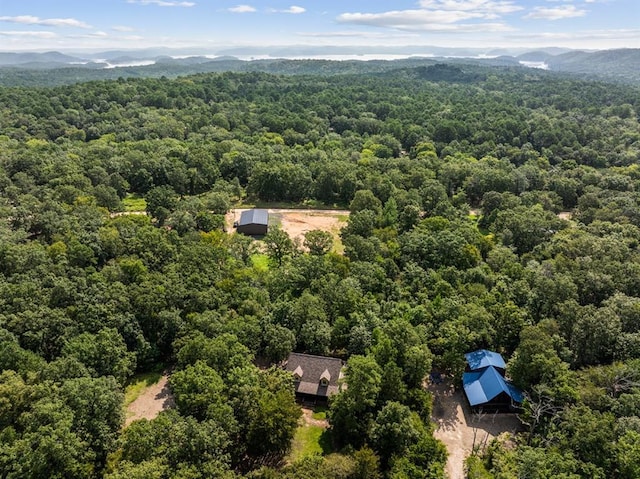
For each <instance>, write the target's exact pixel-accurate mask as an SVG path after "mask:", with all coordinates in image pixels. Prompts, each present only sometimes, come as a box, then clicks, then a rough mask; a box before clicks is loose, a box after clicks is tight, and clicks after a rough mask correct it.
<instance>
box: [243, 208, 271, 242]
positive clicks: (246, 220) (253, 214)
mask: <svg viewBox="0 0 640 479" xmlns="http://www.w3.org/2000/svg"><path fill="white" fill-rule="evenodd" d="M235 226H236V231H237V232H238V233H242V234H245V235H247V236H264V235H266V234H267V230H268V228H269V213H268V212H267V210H258V209H255V210H247V211H243V212H242V213H241V214H240V220H239V221H238V222H237V224H236V225H235Z"/></svg>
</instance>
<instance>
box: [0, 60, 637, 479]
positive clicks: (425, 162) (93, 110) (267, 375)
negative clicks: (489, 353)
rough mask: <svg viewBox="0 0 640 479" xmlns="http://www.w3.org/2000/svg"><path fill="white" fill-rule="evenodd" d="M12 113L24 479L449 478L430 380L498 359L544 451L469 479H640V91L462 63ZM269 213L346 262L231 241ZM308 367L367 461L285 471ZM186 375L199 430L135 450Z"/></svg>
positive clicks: (0, 464)
mask: <svg viewBox="0 0 640 479" xmlns="http://www.w3.org/2000/svg"><path fill="white" fill-rule="evenodd" d="M0 105H1V106H0V191H1V196H0V304H1V305H2V308H0V343H1V344H0V370H1V371H2V373H1V375H0V476H1V477H3V478H4V477H7V478H18V477H20V478H23V477H65V478H76V477H78V478H92V477H109V478H120V477H122V478H124V477H127V478H136V477H158V478H170V477H171V478H173V477H176V478H178V477H179V478H186V477H189V478H198V477H203V478H204V477H221V478H232V477H242V476H245V477H250V478H293V477H296V478H298V477H310V478H312V477H313V478H315V477H318V478H320V477H323V478H331V477H335V478H338V477H340V478H342V477H344V478H347V477H348V478H359V477H374V478H375V477H381V475H384V476H385V477H389V478H405V477H410V478H423V477H424V478H441V477H443V475H444V462H445V460H446V459H445V458H446V452H445V451H444V447H443V445H442V444H441V443H439V442H438V441H436V440H435V439H434V438H433V434H432V432H433V426H432V424H431V422H430V411H431V397H430V394H429V393H428V392H427V391H426V390H425V389H424V387H423V383H424V380H425V378H426V377H427V376H428V374H429V372H430V371H431V370H432V369H434V368H435V369H437V370H439V371H443V372H445V373H447V374H449V375H451V376H453V377H454V378H457V379H459V377H460V375H461V373H462V371H463V369H464V356H463V354H464V353H466V352H468V351H471V350H474V349H477V348H488V349H492V350H495V351H498V352H500V353H502V354H503V355H504V357H505V358H507V359H509V361H508V365H507V374H508V375H509V376H510V377H511V378H512V380H513V381H514V382H515V384H516V385H518V386H519V387H521V388H522V389H523V390H524V391H525V393H526V396H527V400H526V401H525V404H524V409H523V412H522V417H523V421H524V422H525V424H526V426H527V427H526V429H527V430H526V432H525V433H523V434H522V435H521V436H519V437H518V438H517V439H516V441H515V442H514V443H512V444H510V445H505V444H503V443H499V442H498V443H495V444H494V445H493V446H491V448H490V449H489V450H488V451H486V454H484V455H479V456H474V457H472V458H471V459H470V461H469V474H470V477H501V478H502V477H504V478H511V477H513V478H516V477H539V478H547V477H548V478H551V477H602V478H604V477H614V476H615V477H621V478H634V477H638V474H639V473H640V472H639V471H640V449H639V447H638V444H640V441H639V439H640V420H639V419H638V416H639V415H640V296H639V295H640V254H639V245H640V214H639V212H640V205H639V204H638V203H639V201H640V188H639V186H638V185H639V184H640V183H639V181H638V180H639V179H640V166H639V162H640V125H639V112H640V91H639V90H638V89H637V88H635V87H629V86H621V85H612V84H606V83H598V82H587V81H580V80H575V79H571V78H566V77H557V76H554V75H549V74H543V73H538V72H534V71H524V70H500V69H489V68H484V69H481V70H480V71H479V70H478V69H477V68H476V67H474V68H472V69H466V68H465V67H464V66H462V67H461V66H459V65H455V66H442V67H438V68H434V69H431V70H429V69H424V68H416V69H413V68H408V69H403V70H398V71H393V72H384V73H378V74H366V75H365V74H363V75H335V76H331V75H328V76H327V75H325V76H313V75H292V76H279V75H271V74H266V73H219V74H201V75H195V76H189V77H183V78H177V79H173V80H170V79H167V78H158V79H123V78H120V79H118V80H112V81H92V82H87V83H79V84H76V85H71V86H62V87H55V88H35V87H34V88H28V87H11V88H8V87H3V88H0ZM269 202H279V203H280V204H286V205H288V206H291V205H294V206H302V205H304V206H309V205H315V206H327V207H341V208H348V209H349V210H350V212H351V214H350V215H349V219H348V221H347V224H346V226H345V227H344V228H343V229H342V231H341V233H340V238H339V239H340V242H341V244H342V246H343V248H344V252H343V254H341V253H338V252H337V250H336V249H335V248H334V245H333V241H332V238H331V237H329V238H327V236H326V235H323V234H322V232H321V231H317V232H313V233H312V234H308V235H307V237H306V239H305V242H304V244H300V243H299V242H294V241H292V240H291V238H289V236H288V235H287V233H286V232H284V231H282V230H280V229H278V228H274V229H272V230H271V232H270V233H269V234H268V235H267V237H265V238H264V241H263V242H262V243H258V242H255V241H253V240H251V239H250V238H247V237H244V236H241V235H236V234H228V233H227V232H226V231H224V225H225V220H224V216H223V215H224V214H225V213H226V212H227V211H228V210H229V209H230V208H231V207H232V206H236V205H242V204H255V203H260V204H269ZM132 213H138V214H132ZM139 213H146V214H139ZM261 245H262V246H261ZM265 256H266V257H267V262H266V266H265V265H262V266H261V265H260V264H259V262H258V261H257V259H256V258H257V257H260V258H264V257H265ZM291 351H297V352H308V353H312V354H326V355H331V356H336V357H340V358H343V359H344V360H345V361H346V364H347V368H346V382H347V384H348V386H349V387H348V388H347V389H346V390H345V391H343V392H341V393H339V394H338V395H336V396H335V397H334V398H333V399H332V400H331V402H330V407H329V412H328V418H329V423H330V425H331V427H330V432H331V437H332V442H333V447H334V448H335V450H336V451H339V452H340V454H331V455H327V456H312V457H307V458H304V459H302V460H300V461H297V462H293V463H291V464H288V465H286V466H283V460H284V458H285V456H286V454H287V452H288V450H289V448H290V444H291V439H292V437H293V434H294V432H295V429H296V425H297V421H298V418H299V415H300V410H299V408H298V406H297V405H296V403H295V398H294V393H293V378H292V377H291V376H290V375H288V374H287V373H285V372H284V371H282V370H281V369H280V368H279V367H278V364H279V363H280V362H281V361H282V360H283V359H284V358H286V357H287V356H288V354H289V353H290V352H291ZM159 364H160V365H171V366H173V367H174V373H173V375H172V377H171V387H172V389H173V391H174V394H175V398H176V407H175V409H172V410H170V411H166V412H163V413H161V414H160V415H159V416H158V418H156V419H154V420H151V421H147V420H142V421H137V422H134V423H133V424H132V425H130V426H129V427H127V428H125V429H123V427H122V426H123V419H124V418H123V414H124V413H123V394H122V391H123V387H124V386H125V385H126V384H127V381H128V380H129V379H130V378H131V377H132V376H133V375H134V374H136V373H140V372H144V371H149V370H152V369H153V368H157V367H158V365H159ZM258 364H260V365H261V366H262V367H258ZM265 365H267V366H265ZM269 365H270V366H271V367H268V366H269Z"/></svg>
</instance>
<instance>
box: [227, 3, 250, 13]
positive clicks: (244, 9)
mask: <svg viewBox="0 0 640 479" xmlns="http://www.w3.org/2000/svg"><path fill="white" fill-rule="evenodd" d="M228 10H229V11H230V12H233V13H253V12H255V11H256V9H255V8H254V7H252V6H251V5H236V6H235V7H231V8H229V9H228Z"/></svg>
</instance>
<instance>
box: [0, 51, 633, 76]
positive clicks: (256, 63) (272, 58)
mask: <svg viewBox="0 0 640 479" xmlns="http://www.w3.org/2000/svg"><path fill="white" fill-rule="evenodd" d="M292 59H311V60H342V61H341V62H339V65H341V66H340V67H338V65H335V68H333V67H329V66H327V64H326V63H322V67H321V68H320V70H321V71H318V72H315V71H313V70H314V68H313V67H311V66H310V65H313V64H309V63H308V62H305V63H304V64H303V65H304V66H302V65H298V66H295V64H291V63H289V61H290V60H292ZM364 60H371V61H367V62H366V63H365V62H364ZM433 62H448V63H459V62H464V63H473V64H481V65H487V66H514V67H515V66H524V67H533V68H542V69H545V70H549V71H555V72H564V73H570V74H576V75H580V76H582V77H586V78H599V79H605V80H613V81H621V82H625V83H636V84H640V49H618V50H599V51H578V50H568V49H563V48H545V49H540V50H525V49H509V48H502V49H490V50H486V49H473V48H464V49H461V48H442V47H417V46H412V47H402V48H400V47H368V48H358V49H356V48H354V47H328V48H327V47H322V48H320V47H309V46H289V47H277V48H267V47H264V48H255V47H254V48H249V47H238V48H228V49H223V50H219V51H216V52H215V53H213V54H212V53H211V52H206V51H203V50H174V49H167V48H151V49H144V50H128V51H125V50H114V51H103V52H66V53H61V52H57V51H51V52H0V83H1V84H16V82H17V84H20V82H19V81H18V80H16V78H18V79H19V78H22V77H27V76H29V75H27V72H25V71H24V70H28V71H48V70H52V69H56V70H61V69H62V70H66V71H62V72H60V71H59V72H56V78H58V79H59V80H58V81H55V82H54V83H73V82H77V81H83V80H92V79H102V78H104V79H107V78H118V77H120V76H134V77H147V76H150V77H153V76H160V75H166V76H177V75H186V74H191V73H205V72H215V71H269V72H274V73H275V72H277V73H290V74H293V73H323V72H324V73H337V72H338V71H337V70H340V72H344V73H353V72H376V71H387V70H389V69H393V68H404V67H406V66H414V65H417V64H421V65H428V64H433ZM315 65H316V67H320V63H317V64H315ZM103 70H113V71H109V72H106V71H104V72H102V73H99V71H103ZM297 70H300V71H297ZM329 70H330V71H329ZM36 77H38V75H37V74H36ZM34 81H36V80H34ZM36 83H41V82H38V81H36Z"/></svg>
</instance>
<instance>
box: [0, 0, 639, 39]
mask: <svg viewBox="0 0 640 479" xmlns="http://www.w3.org/2000/svg"><path fill="white" fill-rule="evenodd" d="M380 3H389V2H364V1H341V2H338V1H335V0H325V1H323V2H322V3H321V5H319V4H318V2H310V1H295V3H293V2H283V1H280V0H273V1H254V2H242V1H241V2H237V1H236V2H233V1H215V2H214V1H208V0H193V1H182V0H96V1H95V2H92V3H91V4H87V2H82V1H79V0H69V1H65V2H47V1H45V0H20V1H14V0H3V3H2V6H1V7H0V41H1V42H2V43H1V44H0V50H2V51H25V50H37V51H49V50H60V51H65V50H67V51H68V50H76V51H81V50H85V51H91V50H94V51H95V50H106V49H140V48H151V47H168V48H176V49H184V48H193V49H199V50H202V49H205V50H206V49H210V50H212V51H215V50H216V49H225V48H231V47H266V46H271V47H283V46H319V47H322V46H349V47H358V46H362V47H364V46H367V47H372V46H373V47H376V46H380V47H402V46H411V47H419V46H421V45H422V46H435V47H455V48H507V47H508V48H541V47H563V48H573V49H575V48H579V49H591V50H595V49H611V48H640V28H639V27H638V25H637V24H638V19H639V18H640V6H639V5H638V2H637V0H419V1H415V0H414V1H396V2H393V8H389V7H388V6H384V5H379V4H380Z"/></svg>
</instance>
